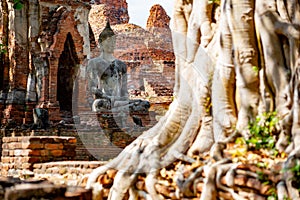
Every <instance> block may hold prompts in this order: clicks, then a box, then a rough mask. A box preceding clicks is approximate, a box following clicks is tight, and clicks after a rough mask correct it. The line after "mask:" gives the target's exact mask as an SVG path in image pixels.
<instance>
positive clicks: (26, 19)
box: [0, 0, 90, 124]
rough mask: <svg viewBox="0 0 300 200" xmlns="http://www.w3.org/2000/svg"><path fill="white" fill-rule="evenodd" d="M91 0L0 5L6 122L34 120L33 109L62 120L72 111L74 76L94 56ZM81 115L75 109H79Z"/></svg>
mask: <svg viewBox="0 0 300 200" xmlns="http://www.w3.org/2000/svg"><path fill="white" fill-rule="evenodd" d="M88 2H89V1H87V0H81V1H63V0H55V1H50V0H31V1H24V4H23V7H22V9H14V8H13V6H14V5H13V2H12V1H9V0H4V1H1V7H0V9H1V16H0V18H1V20H0V41H1V43H2V44H4V45H5V46H8V47H9V49H8V51H7V52H6V53H2V56H1V66H0V68H1V72H2V73H1V74H2V75H3V76H1V78H0V87H1V88H0V90H1V97H0V111H1V112H0V113H1V114H2V113H3V115H2V116H1V119H2V122H3V123H6V122H8V121H9V120H10V119H14V120H15V121H16V122H17V123H18V124H20V123H28V122H30V121H31V120H32V108H34V107H36V106H37V107H41V108H47V109H48V112H49V119H50V120H53V121H58V120H60V118H61V113H62V111H66V113H67V112H70V111H71V109H72V103H74V101H73V102H72V96H74V95H75V96H76V94H73V87H76V82H74V81H75V77H76V75H77V72H78V70H81V68H82V67H83V62H84V61H85V59H86V58H88V57H89V52H90V39H89V25H88V14H89V10H90V5H89V3H88ZM75 112H76V111H75Z"/></svg>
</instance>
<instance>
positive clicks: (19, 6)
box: [14, 0, 23, 10]
mask: <svg viewBox="0 0 300 200" xmlns="http://www.w3.org/2000/svg"><path fill="white" fill-rule="evenodd" d="M22 8H23V2H22V0H14V9H16V10H21V9H22Z"/></svg>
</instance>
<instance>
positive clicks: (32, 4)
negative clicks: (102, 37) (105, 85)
mask: <svg viewBox="0 0 300 200" xmlns="http://www.w3.org/2000/svg"><path fill="white" fill-rule="evenodd" d="M0 5H1V7H0V9H1V11H2V12H1V15H0V43H1V44H3V47H1V48H4V49H5V48H6V47H8V48H7V49H6V52H4V53H1V54H0V55H1V57H0V61H1V65H0V69H1V75H2V76H0V91H1V93H0V94H1V95H0V119H1V124H2V133H1V138H2V137H5V138H8V139H5V141H6V142H7V141H10V140H12V141H14V140H15V139H10V138H14V137H23V136H26V137H42V136H43V137H46V138H47V139H45V141H51V137H62V136H63V137H74V138H76V140H77V145H76V156H75V155H74V156H73V157H72V156H71V157H72V159H74V160H93V159H95V158H96V159H99V158H101V159H109V158H111V157H114V156H115V155H117V154H118V153H119V152H120V151H121V148H124V147H125V146H126V145H127V144H128V143H129V142H130V141H132V140H133V139H134V138H136V137H137V136H138V135H139V134H140V133H141V132H142V131H143V130H146V129H148V128H149V127H151V126H153V125H154V124H155V122H156V120H157V118H155V116H160V115H163V114H164V112H165V111H166V110H167V108H168V105H169V104H170V102H171V101H172V93H173V85H174V60H175V57H174V54H173V49H172V39H171V31H170V28H169V21H170V17H169V16H167V14H166V12H165V11H164V9H163V8H162V7H161V6H159V5H155V6H153V8H152V9H151V11H150V16H149V19H148V22H147V28H146V29H143V28H141V27H140V26H137V25H134V24H129V23H128V21H129V15H128V10H127V6H128V5H127V2H126V1H125V0H124V1H108V0H107V1H94V2H90V1H87V0H81V1H70V2H69V1H62V0H55V1H53V0H34V1H29V2H24V5H23V8H22V9H13V2H11V1H9V0H7V1H1V4H0ZM25 16H26V17H25ZM107 20H109V22H110V23H111V25H112V28H113V30H114V32H115V33H116V35H117V42H116V45H117V47H116V51H115V57H116V58H118V59H120V60H122V61H124V62H125V63H126V64H127V68H128V69H127V72H128V74H127V77H128V89H129V94H130V98H131V99H147V100H148V101H150V103H151V108H150V110H151V111H150V113H131V116H139V118H140V119H141V120H142V123H143V127H140V128H136V127H135V125H132V119H131V118H130V119H129V118H127V119H126V120H125V123H127V125H129V126H126V128H125V129H122V130H121V129H120V128H118V126H119V124H120V123H124V118H120V120H118V118H117V117H116V113H111V112H110V113H99V114H98V115H95V114H94V113H91V108H90V106H89V105H88V104H87V99H86V98H85V97H86V75H85V73H86V67H87V61H88V60H89V59H90V58H93V57H95V56H98V55H99V51H98V48H97V42H96V41H97V39H98V35H99V33H100V32H101V31H102V30H103V28H104V26H105V23H106V21H107ZM83 97H84V98H83ZM34 108H42V109H45V110H47V111H48V115H49V122H50V123H49V126H48V128H47V129H46V130H34V131H31V130H32V126H31V125H30V124H32V123H33V121H34V119H33V109H34ZM75 117H76V118H75ZM62 119H64V120H65V121H66V123H67V124H68V126H67V124H66V125H65V124H59V123H58V122H59V121H60V120H62ZM68 119H69V120H68ZM76 120H77V121H78V120H81V123H79V125H78V126H76V129H75V127H74V126H72V124H73V123H74V122H75V121H76ZM130 120H131V122H130ZM95 121H98V123H95ZM112 121H113V122H112ZM69 123H71V124H69ZM45 127H46V126H45ZM45 127H42V128H45ZM104 129H105V131H104V132H103V130H104ZM128 130H130V134H127V133H126V131H128ZM78 132H79V133H78ZM99 132H100V133H101V134H102V135H103V136H99ZM101 134H100V135H101ZM95 137H100V138H98V139H99V140H101V141H102V142H100V143H97V142H94V141H95V139H94V138H95ZM101 138H102V139H101ZM107 138H110V140H108V139H107ZM41 142H42V139H41ZM110 142H112V143H113V145H115V146H116V147H117V148H115V147H113V148H110V147H109V146H110V145H111V144H110ZM45 145H46V144H45ZM49 145H50V146H51V145H52V143H51V142H48V144H47V146H49ZM13 146H14V145H8V144H5V145H3V148H0V150H1V152H2V151H5V153H4V154H3V155H2V156H5V157H6V158H5V159H4V160H5V161H7V162H6V163H8V164H9V166H10V167H9V168H14V167H13V164H14V163H15V162H14V160H16V161H17V160H20V159H19V158H11V159H8V158H7V157H8V156H10V154H9V152H10V150H11V153H12V157H14V151H15V147H13ZM52 146H53V145H52ZM10 147H13V148H12V149H10ZM107 148H108V149H109V150H107ZM105 149H106V151H105ZM16 150H17V151H21V150H22V148H21V149H16ZM29 150H30V149H25V150H24V151H29ZM87 150H88V151H89V152H88V151H87ZM34 152H35V151H34ZM74 152H75V150H74ZM91 152H92V153H91ZM96 152H102V153H101V155H100V156H99V157H97V156H98V155H96V156H95V155H94V153H95V154H97V153H96ZM35 153H37V152H35ZM90 153H91V154H93V156H91V155H90ZM71 157H70V158H71ZM49 158H51V159H50V160H47V161H54V160H59V159H60V158H59V156H58V157H55V156H54V157H53V156H52V157H51V156H50V157H49ZM52 158H53V159H52ZM41 162H42V161H41ZM28 165H29V164H28Z"/></svg>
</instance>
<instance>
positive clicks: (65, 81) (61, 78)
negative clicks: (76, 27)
mask: <svg viewBox="0 0 300 200" xmlns="http://www.w3.org/2000/svg"><path fill="white" fill-rule="evenodd" d="M75 50H76V49H75V45H74V41H73V38H72V35H71V34H70V33H68V34H67V37H66V40H65V44H64V50H63V51H62V53H61V55H60V57H59V63H58V72H57V101H58V102H59V105H60V111H61V114H62V117H63V118H66V117H72V96H73V91H74V86H75V85H76V84H75V80H76V74H77V70H78V67H79V63H80V62H79V59H78V57H77V54H76V51H75ZM75 91H76V90H75ZM73 105H74V102H73Z"/></svg>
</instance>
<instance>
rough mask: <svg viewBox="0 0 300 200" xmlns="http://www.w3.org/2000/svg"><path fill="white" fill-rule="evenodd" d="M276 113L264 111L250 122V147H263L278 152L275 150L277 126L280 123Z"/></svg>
mask: <svg viewBox="0 0 300 200" xmlns="http://www.w3.org/2000/svg"><path fill="white" fill-rule="evenodd" d="M276 115H277V113H276V112H270V113H263V114H262V115H261V116H257V117H256V119H255V121H254V122H251V123H250V124H249V126H248V129H249V132H250V138H249V139H247V140H246V143H247V144H248V146H249V147H253V148H254V149H256V150H259V149H261V148H263V149H267V150H273V153H274V154H277V153H278V152H277V151H276V150H275V144H276V137H275V135H276V132H277V130H276V126H277V125H278V123H279V119H278V117H277V116H276Z"/></svg>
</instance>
